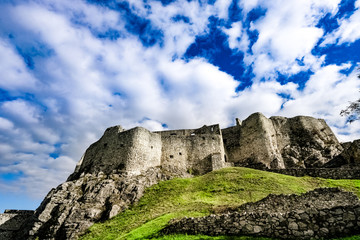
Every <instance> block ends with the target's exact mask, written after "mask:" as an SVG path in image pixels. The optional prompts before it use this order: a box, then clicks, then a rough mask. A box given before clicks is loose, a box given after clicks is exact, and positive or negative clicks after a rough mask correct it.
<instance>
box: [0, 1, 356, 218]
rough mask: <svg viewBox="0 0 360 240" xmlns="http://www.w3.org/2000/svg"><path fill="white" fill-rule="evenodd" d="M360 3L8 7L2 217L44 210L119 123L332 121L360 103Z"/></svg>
mask: <svg viewBox="0 0 360 240" xmlns="http://www.w3.org/2000/svg"><path fill="white" fill-rule="evenodd" d="M359 63H360V0H356V1H355V0H342V1H341V0H273V1H267V0H238V1H237V0H218V1H215V0H207V1H200V0H199V1H190V0H176V1H175V0H161V1H159V0H158V1H151V0H128V1H125V0H124V1H122V0H108V1H105V0H104V1H100V0H97V1H96V0H88V1H81V0H61V1H58V0H32V1H30V0H13V1H11V0H2V1H1V2H0V212H2V211H3V210H4V209H9V208H15V209H16V208H17V209H19V208H20V209H34V208H36V207H37V206H38V205H39V203H40V201H41V200H42V198H43V197H44V196H45V194H46V193H47V192H48V191H49V190H50V189H51V188H53V187H56V186H57V185H58V184H59V183H61V182H63V181H64V180H65V179H66V178H67V176H68V175H69V174H70V173H71V172H72V171H73V170H74V167H75V164H76V162H77V161H78V160H79V159H80V157H81V155H82V154H83V153H84V151H85V150H86V148H87V147H88V146H89V145H90V144H91V143H92V142H94V141H96V140H97V139H98V138H99V137H100V136H101V135H102V133H103V132H104V130H105V129H106V128H107V127H109V126H113V125H119V124H120V125H122V126H123V127H125V128H127V129H128V128H131V127H134V126H137V125H140V126H143V127H146V128H148V129H150V130H161V129H177V128H197V127H201V126H202V125H204V124H213V123H220V124H221V126H222V127H227V126H230V125H233V124H234V119H235V117H239V118H242V119H244V118H246V117H247V116H248V115H250V114H251V113H253V112H262V113H264V114H265V115H266V116H268V117H270V116H273V115H281V116H287V117H292V116H296V115H310V116H314V117H318V118H324V119H325V120H326V121H327V122H328V124H329V125H330V126H331V128H332V130H333V131H334V132H335V134H336V135H337V137H338V138H339V140H340V141H350V140H354V139H357V138H360V123H359V121H357V122H354V123H352V124H347V123H346V120H345V118H343V117H341V116H340V115H339V113H340V111H341V110H342V109H344V108H345V107H346V106H347V105H348V102H349V101H353V100H356V99H358V98H359V88H360V80H359V79H358V78H357V77H356V76H357V74H358V73H359V70H358V66H359Z"/></svg>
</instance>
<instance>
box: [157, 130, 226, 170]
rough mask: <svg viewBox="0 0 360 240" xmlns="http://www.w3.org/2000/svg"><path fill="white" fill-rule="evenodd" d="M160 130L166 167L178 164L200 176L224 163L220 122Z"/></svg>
mask: <svg viewBox="0 0 360 240" xmlns="http://www.w3.org/2000/svg"><path fill="white" fill-rule="evenodd" d="M157 133H158V134H160V135H161V141H162V155H161V165H162V166H164V167H170V168H171V167H176V168H178V169H182V170H183V171H187V172H189V173H191V174H196V175H197V174H204V173H207V172H210V171H212V170H215V169H214V167H215V168H216V169H219V168H222V167H224V166H225V151H224V146H223V140H222V134H221V129H220V126H219V125H218V124H217V125H212V126H203V127H201V128H199V129H186V130H185V129H184V130H172V131H161V132H157Z"/></svg>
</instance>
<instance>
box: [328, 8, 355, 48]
mask: <svg viewBox="0 0 360 240" xmlns="http://www.w3.org/2000/svg"><path fill="white" fill-rule="evenodd" d="M355 7H356V8H357V10H356V11H354V13H353V14H352V15H351V16H350V17H349V18H344V19H341V20H340V21H339V25H340V26H339V27H338V28H337V29H336V30H334V31H332V32H330V33H329V34H328V35H326V36H325V39H324V41H323V42H322V43H321V46H323V47H324V46H326V45H329V44H334V43H337V44H343V43H352V42H355V41H356V40H358V39H359V38H360V2H359V1H357V2H356V4H355Z"/></svg>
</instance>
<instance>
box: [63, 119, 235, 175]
mask: <svg viewBox="0 0 360 240" xmlns="http://www.w3.org/2000/svg"><path fill="white" fill-rule="evenodd" d="M158 166H163V167H166V168H171V169H177V170H179V171H183V172H186V171H187V172H189V173H191V174H196V175H197V174H205V173H207V172H210V171H212V170H216V169H219V168H222V167H224V166H229V165H226V164H225V151H224V144H223V139H222V134H221V129H220V126H219V125H212V126H204V127H202V128H199V129H186V130H173V131H162V132H150V131H149V130H147V129H145V128H142V127H136V128H132V129H130V130H127V131H124V129H122V128H121V126H115V127H111V128H108V129H107V130H106V131H105V133H104V136H103V137H101V138H100V140H99V141H97V142H95V143H94V144H92V145H91V146H90V147H89V148H88V149H87V150H86V152H85V154H84V156H83V157H82V159H81V161H80V162H79V163H78V165H77V167H76V169H75V172H74V173H73V174H72V175H71V176H70V177H69V178H68V180H74V179H77V178H79V177H80V175H81V174H83V175H84V174H87V173H94V174H98V173H99V172H103V173H104V174H106V175H109V174H111V173H112V172H113V171H116V172H121V171H122V172H123V173H127V174H132V175H136V174H140V173H141V172H143V171H146V170H147V169H149V168H151V167H158Z"/></svg>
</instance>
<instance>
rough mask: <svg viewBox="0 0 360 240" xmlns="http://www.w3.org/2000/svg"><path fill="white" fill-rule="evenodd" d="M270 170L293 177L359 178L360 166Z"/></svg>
mask: <svg viewBox="0 0 360 240" xmlns="http://www.w3.org/2000/svg"><path fill="white" fill-rule="evenodd" d="M267 171H270V172H275V173H280V174H285V175H291V176H295V177H303V176H310V177H321V178H330V179H360V168H358V167H357V168H290V169H271V170H267Z"/></svg>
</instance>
